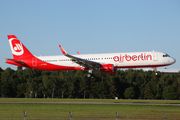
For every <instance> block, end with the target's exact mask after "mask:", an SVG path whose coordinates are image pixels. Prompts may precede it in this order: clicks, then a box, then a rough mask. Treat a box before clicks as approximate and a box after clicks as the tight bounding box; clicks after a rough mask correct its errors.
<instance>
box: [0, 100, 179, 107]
mask: <svg viewBox="0 0 180 120" xmlns="http://www.w3.org/2000/svg"><path fill="white" fill-rule="evenodd" d="M0 103H38V104H39V103H43V104H117V105H179V106H180V104H175V103H172V104H170V103H167V104H166V103H119V102H114V103H113V102H30V101H27V102H24V101H23V102H17V101H12V102H11V101H0Z"/></svg>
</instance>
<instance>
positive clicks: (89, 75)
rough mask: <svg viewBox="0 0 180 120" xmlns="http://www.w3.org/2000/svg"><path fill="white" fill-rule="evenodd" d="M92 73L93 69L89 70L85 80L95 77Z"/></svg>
mask: <svg viewBox="0 0 180 120" xmlns="http://www.w3.org/2000/svg"><path fill="white" fill-rule="evenodd" d="M92 71H93V68H89V71H88V72H89V73H88V74H87V78H92V79H93V78H94V77H95V76H94V74H93V73H92Z"/></svg>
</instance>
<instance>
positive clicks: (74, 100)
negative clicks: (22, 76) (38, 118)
mask: <svg viewBox="0 0 180 120" xmlns="http://www.w3.org/2000/svg"><path fill="white" fill-rule="evenodd" d="M0 101H20V102H22V101H31V102H34V101H35V102H110V103H113V102H114V103H169V104H170V103H172V104H180V100H140V99H130V100H129V99H118V100H115V99H58V98H0Z"/></svg>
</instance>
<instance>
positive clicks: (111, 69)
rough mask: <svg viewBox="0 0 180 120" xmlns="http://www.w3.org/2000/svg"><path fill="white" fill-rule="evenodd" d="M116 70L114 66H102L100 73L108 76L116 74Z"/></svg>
mask: <svg viewBox="0 0 180 120" xmlns="http://www.w3.org/2000/svg"><path fill="white" fill-rule="evenodd" d="M116 71H117V70H116V69H114V65H113V64H102V65H101V66H100V72H103V73H107V74H116Z"/></svg>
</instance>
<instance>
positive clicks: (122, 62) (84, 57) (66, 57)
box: [6, 35, 176, 78]
mask: <svg viewBox="0 0 180 120" xmlns="http://www.w3.org/2000/svg"><path fill="white" fill-rule="evenodd" d="M7 37H8V40H9V44H10V48H11V51H12V54H13V59H7V60H6V63H8V64H12V65H16V66H21V67H27V68H33V69H39V70H48V71H69V70H86V71H88V74H87V77H88V78H94V77H95V76H94V74H93V71H100V72H103V73H107V74H116V72H117V69H121V68H145V67H154V68H156V67H162V66H168V65H171V64H174V63H175V62H176V60H175V59H174V58H172V57H170V56H169V55H168V54H166V53H163V52H156V51H154V50H153V51H150V52H128V53H103V54H79V53H78V55H70V54H68V53H67V52H66V51H65V50H64V49H63V48H62V46H61V45H59V47H60V50H61V52H62V53H63V55H59V56H35V55H33V54H32V53H31V52H30V51H29V50H28V49H27V48H26V47H25V46H24V45H23V44H22V43H21V42H20V41H19V40H18V38H17V37H16V36H15V35H7Z"/></svg>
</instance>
